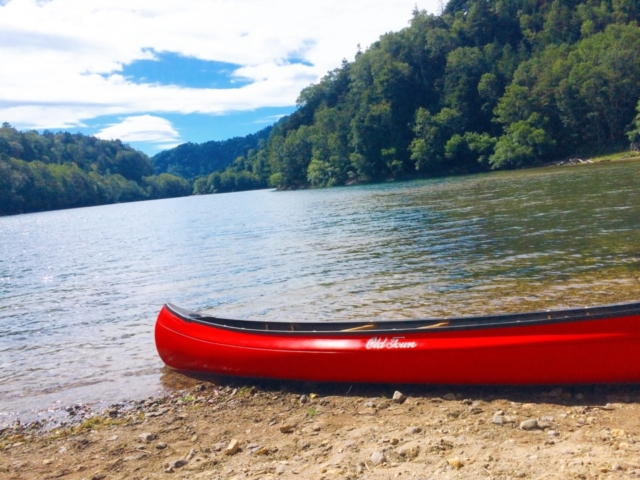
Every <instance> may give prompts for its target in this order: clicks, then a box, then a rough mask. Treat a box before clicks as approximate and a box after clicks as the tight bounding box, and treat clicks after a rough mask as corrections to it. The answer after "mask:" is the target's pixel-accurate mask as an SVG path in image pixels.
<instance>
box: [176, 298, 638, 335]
mask: <svg viewBox="0 0 640 480" xmlns="http://www.w3.org/2000/svg"><path fill="white" fill-rule="evenodd" d="M165 307H166V308H167V309H168V310H169V311H170V312H172V313H173V314H174V315H176V316H177V317H179V318H181V319H182V320H184V321H186V322H194V323H198V324H202V325H209V326H212V327H214V326H215V327H218V328H223V329H229V330H237V331H250V332H256V333H265V334H269V333H278V334H285V333H289V334H291V335H307V334H308V335H313V334H314V333H323V334H332V333H335V334H340V335H344V334H349V333H353V334H361V333H365V332H366V333H374V332H393V333H408V332H419V331H428V330H437V331H446V330H460V329H480V328H497V327H510V326H516V325H532V324H552V323H566V322H579V321H585V320H597V319H603V318H619V317H627V316H632V315H639V314H640V302H629V303H618V304H612V305H603V306H597V307H584V308H570V309H565V310H547V311H538V312H527V313H513V314H502V315H487V316H478V317H451V318H448V317H444V318H427V319H415V320H370V321H341V322H329V321H327V322H290V321H289V322H287V321H274V320H269V321H258V320H241V319H230V318H220V317H216V316H210V315H206V314H200V313H196V312H191V311H189V310H185V309H183V308H179V307H176V306H175V305H171V304H167V305H165Z"/></svg>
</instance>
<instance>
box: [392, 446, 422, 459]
mask: <svg viewBox="0 0 640 480" xmlns="http://www.w3.org/2000/svg"><path fill="white" fill-rule="evenodd" d="M397 453H398V455H400V456H401V457H404V458H406V459H408V460H412V459H414V458H416V457H417V456H418V455H419V454H420V447H419V446H418V445H405V446H403V447H400V448H398V450H397Z"/></svg>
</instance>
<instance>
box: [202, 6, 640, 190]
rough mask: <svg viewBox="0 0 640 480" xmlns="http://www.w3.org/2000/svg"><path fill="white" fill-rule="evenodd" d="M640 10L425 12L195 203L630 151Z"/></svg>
mask: <svg viewBox="0 0 640 480" xmlns="http://www.w3.org/2000/svg"><path fill="white" fill-rule="evenodd" d="M639 18H640V5H639V4H638V2H636V1H633V0H602V1H600V0H587V1H577V0H564V1H558V0H555V1H544V0H494V1H487V0H452V1H450V2H449V3H448V4H447V7H446V9H445V10H444V12H443V14H442V15H440V16H436V15H430V14H427V13H426V12H423V11H422V12H421V11H418V10H415V11H414V12H413V16H412V18H411V21H410V25H409V27H407V28H405V29H403V30H402V31H400V32H395V33H388V34H386V35H383V36H382V37H381V38H380V40H379V41H378V42H376V43H374V44H373V45H371V47H370V48H369V49H368V50H367V51H365V52H358V53H357V55H356V59H355V61H353V62H347V61H343V63H342V66H341V67H340V68H337V69H336V70H334V71H332V72H329V73H328V74H327V75H326V76H325V77H324V78H323V79H322V80H321V81H320V82H319V83H318V84H317V85H311V86H309V87H308V88H306V89H304V90H303V91H302V92H301V94H300V97H299V99H298V107H299V108H298V110H297V111H296V112H295V113H293V114H292V115H291V116H289V117H287V118H285V119H283V120H282V121H280V122H279V123H278V124H276V125H275V126H274V128H273V130H272V132H271V135H270V136H269V138H268V139H267V140H266V141H265V142H264V143H263V144H262V145H261V146H259V147H258V148H256V149H252V150H250V151H249V152H247V153H246V154H244V155H242V156H241V157H240V158H238V159H236V161H235V162H234V163H233V164H232V165H231V166H230V167H228V168H227V169H226V170H225V171H222V172H214V173H212V174H210V175H208V176H204V177H202V178H199V179H198V180H196V182H195V184H194V191H195V193H210V192H218V191H229V190H234V189H235V190H240V189H244V188H257V187H261V186H267V185H269V186H274V187H279V188H300V187H307V186H330V185H340V184H348V183H354V182H362V181H380V180H388V179H399V178H413V177H427V176H433V175H442V174H452V173H466V172H474V171H479V170H486V169H503V168H518V167H524V166H530V165H535V164H538V163H541V162H544V161H547V160H550V159H553V158H558V157H563V156H567V155H571V154H576V153H577V154H589V153H593V152H597V151H602V150H609V149H614V148H619V147H621V146H622V145H628V143H627V141H628V139H629V138H632V137H634V135H636V136H637V137H640V133H638V134H636V133H634V132H639V131H640V130H639V129H638V125H637V124H634V123H633V121H634V117H635V115H636V106H637V105H638V101H639V99H640V28H639V27H638V23H637V22H638V20H639Z"/></svg>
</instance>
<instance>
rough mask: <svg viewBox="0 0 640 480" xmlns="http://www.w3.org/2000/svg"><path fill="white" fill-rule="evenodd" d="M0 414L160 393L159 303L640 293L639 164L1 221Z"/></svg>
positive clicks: (414, 310)
mask: <svg viewBox="0 0 640 480" xmlns="http://www.w3.org/2000/svg"><path fill="white" fill-rule="evenodd" d="M0 239H1V240H0V367H1V368H0V424H1V423H10V422H12V421H14V420H15V419H16V418H18V417H20V418H25V419H33V418H46V417H47V416H48V415H51V414H53V413H55V412H56V411H58V410H59V409H60V408H61V407H62V406H66V405H69V404H72V403H93V404H96V405H98V406H99V405H104V406H105V407H106V406H107V405H108V404H110V403H114V402H117V401H122V400H126V399H132V398H145V397H147V396H149V395H156V394H160V393H161V392H162V391H163V389H164V388H166V387H165V385H164V383H163V380H162V378H163V374H164V373H166V369H164V367H163V364H162V362H161V361H160V359H159V357H158V355H157V353H156V351H155V346H154V341H153V328H154V321H155V317H156V315H157V314H158V312H159V310H160V308H161V306H162V305H163V303H165V302H171V303H175V304H177V305H179V306H182V307H185V308H188V309H192V310H211V311H215V312H216V313H218V314H220V315H225V316H232V317H240V318H250V317H251V318H256V319H261V318H263V319H267V318H280V319H286V320H293V319H295V320H296V321H310V320H316V319H320V320H325V321H332V320H343V319H356V318H363V317H367V318H375V319H397V318H414V317H436V316H443V315H447V316H451V315H474V314H484V313H491V312H496V313H497V312H516V311H524V310H539V309H548V308H564V307H570V306H588V305H596V304H604V303H615V302H622V301H631V300H640V162H637V161H634V162H615V163H603V164H595V165H581V166H573V167H549V168H541V169H533V170H524V171H513V172H497V173H488V174H481V175H474V176H464V177H448V178H441V179H433V180H422V181H413V182H399V183H387V184H376V185H364V186H356V187H343V188H331V189H322V190H304V191H293V192H274V191H268V190H261V191H253V192H242V193H233V194H223V195H208V196H197V197H186V198H178V199H170V200H158V201H149V202H138V203H130V204H119V205H109V206H102V207H92V208H83V209H74V210H63V211H56V212H46V213H38V214H29V215H19V216H13V217H3V218H0Z"/></svg>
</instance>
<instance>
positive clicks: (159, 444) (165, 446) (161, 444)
mask: <svg viewBox="0 0 640 480" xmlns="http://www.w3.org/2000/svg"><path fill="white" fill-rule="evenodd" d="M156 448H157V449H158V450H164V449H165V448H167V444H166V443H164V442H158V443H157V444H156Z"/></svg>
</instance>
